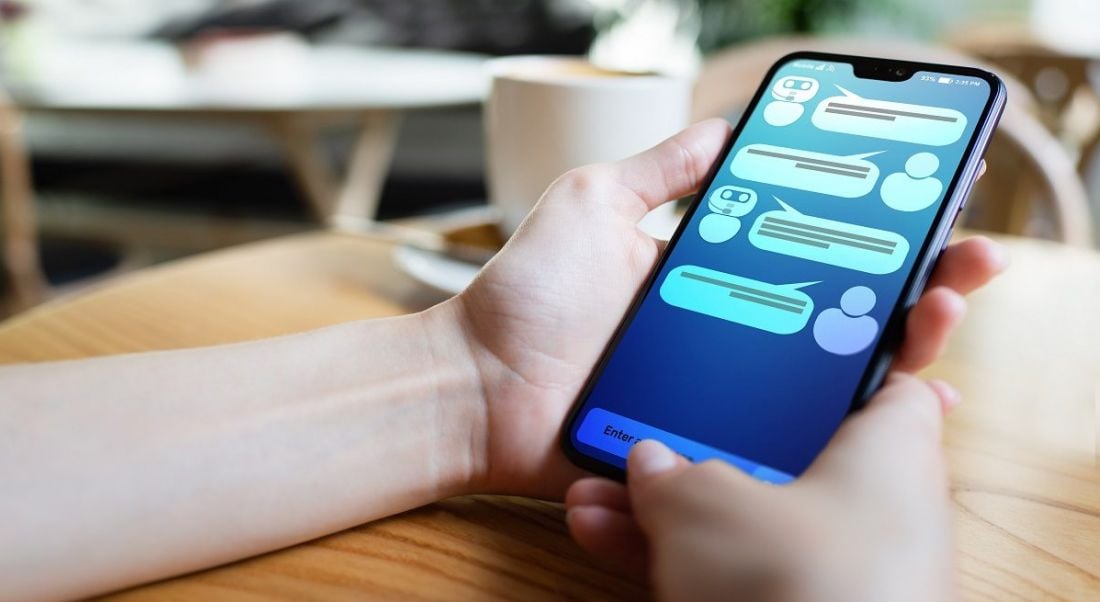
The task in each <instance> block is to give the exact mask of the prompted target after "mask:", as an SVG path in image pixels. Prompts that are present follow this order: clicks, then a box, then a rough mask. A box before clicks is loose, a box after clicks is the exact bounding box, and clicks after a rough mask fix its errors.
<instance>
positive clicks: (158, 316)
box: [0, 233, 1100, 600]
mask: <svg viewBox="0 0 1100 602" xmlns="http://www.w3.org/2000/svg"><path fill="white" fill-rule="evenodd" d="M1003 240H1004V242H1005V243H1006V244H1007V245H1008V248H1009V251H1010V254H1011V258H1012V262H1013V265H1012V268H1011V269H1010V270H1009V271H1008V272H1007V273H1006V274H1005V275H1004V276H1002V277H1001V278H1000V279H999V280H998V281H996V282H995V283H994V284H992V285H991V286H989V287H988V288H987V289H985V290H983V291H981V292H979V293H978V294H976V295H974V297H973V299H972V303H971V311H970V314H969V316H968V318H967V320H966V322H965V324H964V325H963V327H962V329H961V331H960V332H959V334H958V336H957V337H956V338H955V340H954V341H953V343H952V345H951V347H950V349H949V350H948V351H947V353H946V354H945V356H944V357H943V358H942V359H941V360H940V361H939V362H938V363H937V364H936V365H935V366H933V367H932V368H931V369H930V370H929V371H928V373H929V374H930V375H934V376H938V377H941V378H946V379H948V380H950V381H952V382H954V383H955V384H956V385H957V386H958V387H959V389H960V390H961V391H962V393H963V395H964V398H965V402H964V404H963V405H962V406H961V407H960V408H959V409H958V410H957V411H956V412H955V413H954V414H953V415H952V416H951V417H950V419H949V420H948V426H947V430H946V446H947V454H948V458H949V463H950V469H951V476H952V484H953V486H952V499H953V502H954V505H955V509H956V517H957V531H958V540H959V551H960V554H959V577H960V583H961V585H962V588H963V590H964V592H965V594H966V598H967V599H991V600H1010V599H1027V600H1032V599H1038V598H1042V597H1052V598H1054V599H1072V600H1081V599H1100V467H1098V464H1100V462H1098V455H1100V454H1098V450H1100V438H1098V431H1100V412H1098V405H1100V345H1098V344H1097V341H1096V337H1097V335H1098V334H1100V317H1098V315H1097V313H1096V311H1095V309H1096V306H1097V305H1096V300H1097V299H1098V298H1100V256H1098V255H1096V254H1094V253H1092V252H1089V251H1082V250H1075V249H1070V248H1067V247H1063V246H1059V245H1055V244H1050V243H1043V242H1039V241H1029V240H1022V239H1008V238H1006V239H1003ZM392 251H393V245H392V243H389V242H385V241H383V240H380V239H371V238H362V237H356V236H352V235H342V234H333V233H316V234H307V235H300V236H295V237H289V238H283V239H277V240H273V241H268V242H263V243H257V244H253V245H249V246H244V247H238V248H235V249H230V250H225V251H220V252H215V253H211V254H208V255H203V256H199V257H196V258H192V259H187V260H183V261H180V262H176V263H172V264H168V265H164V266H161V267H157V268H152V269H148V270H144V271H140V272H136V273H134V274H131V275H127V276H124V277H121V278H118V279H116V280H114V281H111V282H108V283H106V284H105V285H103V286H101V287H99V288H98V289H96V290H93V291H90V292H86V293H82V294H79V295H76V296H73V297H70V298H63V299H58V300H55V301H53V302H50V303H47V304H45V305H43V306H40V307H39V308H37V309H34V310H32V311H30V312H27V313H25V314H22V315H20V316H16V317H15V318H13V319H10V320H8V321H7V322H5V323H3V324H0V362H5V363H11V362H23V361H44V360H54V359H62V358H79V357H88V356H94V355H103V354H110V353H123V352H132V351H146V350H152V349H166V348H175V347H186V346H196V345H207V344H216V343H225V342H230V341H239V340H245V339H252V338H257V337H264V336H270V335H277V334H283V333H289V332H294V331H298V330H302V329H307V328H313V327H317V326H322V325H326V324H331V323H335V322H340V321H345V320H352V319H359V318H368V317H378V316H388V315H396V314H400V313H403V312H406V311H409V310H415V309H419V308H422V307H426V306H428V305H430V304H432V303H434V302H437V301H438V300H439V299H440V297H439V296H438V295H437V294H435V293H432V292H430V291H428V290H426V289H425V288H424V287H422V286H420V285H418V284H417V283H416V282H414V281H413V280H412V279H411V278H409V277H408V276H405V275H404V274H402V273H401V272H399V271H398V270H397V269H396V268H395V267H394V265H393V263H392V261H391V254H392ZM444 592H445V594H444ZM364 595H382V596H386V597H393V596H398V595H405V596H413V597H424V598H439V597H440V596H444V595H445V597H448V598H467V599H470V598H476V599H494V598H510V599H516V598H521V599H548V598H582V599H622V598H639V597H644V596H645V592H644V590H643V589H642V588H640V587H639V586H637V585H635V584H633V583H631V582H629V581H627V580H625V579H623V578H621V577H618V576H616V575H615V573H614V572H612V571H609V570H608V569H607V567H603V566H601V565H600V563H599V561H598V560H597V559H592V558H589V557H587V556H586V555H585V554H584V553H583V552H582V551H580V550H579V549H578V548H577V547H576V546H575V545H574V544H572V543H571V542H570V541H569V539H568V537H567V534H566V531H565V529H564V526H563V522H562V510H561V508H560V507H559V506H557V505H555V504H550V503H546V502H539V501H533V500H522V499H514V498H502V497H492V496H474V497H465V498H458V499H453V500H448V501H445V502H442V503H438V504H434V505H431V506H428V507H426V508H422V509H419V510H415V511H411V512H408V513H405V514H402V515H400V516H396V517H393V518H390V519H386V520H382V521H378V522H375V523H371V524H368V525H363V526H360V527H357V528H354V529H351V530H348V531H345V532H342V533H338V534H335V535H332V536H329V537H325V538H322V539H319V540H316V541H313V542H309V543H305V544H302V545H299V546H295V547H293V548H290V549H287V550H283V551H279V552H275V553H271V554H267V555H264V556H261V557H258V558H253V559H249V560H245V561H242V562H238V563H234V564H231V565H227V566H223V567H219V568H216V569H212V570H208V571H203V572H199V573H196V574H193V575H188V576H184V577H179V578H175V579H170V580H166V581H162V582H159V583H155V584H152V585H148V586H144V587H140V588H136V589H133V590H129V591H126V592H122V593H121V594H117V597H119V598H129V597H137V596H141V597H142V598H149V597H152V598H174V599H179V598H185V597H186V598H195V597H202V598H204V599H208V598H229V599H244V598H257V597H264V598H268V597H273V596H282V597H295V598H321V597H323V598H356V597H362V596H364Z"/></svg>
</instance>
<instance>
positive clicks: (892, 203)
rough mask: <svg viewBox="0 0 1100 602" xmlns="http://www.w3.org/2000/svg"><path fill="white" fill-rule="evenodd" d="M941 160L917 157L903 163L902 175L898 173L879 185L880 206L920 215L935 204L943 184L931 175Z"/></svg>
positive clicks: (889, 176)
mask: <svg viewBox="0 0 1100 602" xmlns="http://www.w3.org/2000/svg"><path fill="white" fill-rule="evenodd" d="M939 168H940V160H939V159H937V158H936V155H933V154H932V153H917V154H915V155H913V156H912V157H909V160H908V161H906V162H905V173H902V172H900V171H899V172H897V173H892V174H890V175H888V176H886V179H884V180H883V181H882V202H884V203H886V206H887V207H889V208H891V209H896V210H898V211H920V210H921V209H925V208H927V207H928V206H930V205H932V203H935V202H936V200H937V199H939V198H940V193H941V192H943V182H941V181H939V180H938V179H937V178H933V177H932V174H934V173H936V170H937V169H939Z"/></svg>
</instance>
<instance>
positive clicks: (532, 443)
mask: <svg viewBox="0 0 1100 602" xmlns="http://www.w3.org/2000/svg"><path fill="white" fill-rule="evenodd" d="M728 135H729V126H728V125H727V124H726V123H725V122H722V121H708V122H703V123H700V124H698V125H696V126H693V127H692V128H689V129H688V130H685V131H684V132H682V133H680V134H679V135H677V136H676V137H674V138H672V139H670V140H669V141H666V142H665V143H663V144H661V145H659V146H658V147H655V148H654V149H651V150H650V151H647V152H645V153H642V154H640V155H637V156H635V157H632V158H629V159H626V160H624V161H621V162H618V163H612V164H603V165H595V166H589V167H585V168H581V169H578V170H574V171H572V172H570V173H568V174H566V175H564V176H562V177H561V178H559V179H558V181H556V182H555V183H554V184H553V185H552V186H551V187H550V189H549V190H548V191H547V192H546V194H545V195H544V196H543V198H542V199H541V200H540V201H539V203H538V205H537V206H536V208H535V209H534V211H533V212H532V214H531V216H530V217H529V218H528V219H527V221H526V222H525V223H524V224H523V226H522V227H521V228H520V230H519V231H518V232H517V233H516V235H515V236H513V237H512V239H511V240H510V242H509V243H508V244H507V246H506V247H505V248H504V250H503V251H502V252H501V253H500V254H498V255H497V256H496V257H495V258H494V259H493V260H492V261H491V262H490V263H489V264H488V265H487V266H486V268H485V269H484V270H483V271H482V272H481V274H480V275H479V276H478V278H477V279H476V280H475V282H474V283H473V284H472V285H471V286H470V287H469V289H467V290H466V291H465V292H463V293H462V294H460V295H458V296H457V297H455V298H453V299H451V300H449V301H447V302H445V303H442V304H440V305H438V306H436V307H434V308H432V309H429V310H427V311H424V312H421V313H419V314H414V315H409V316H403V317H400V318H394V319H386V320H373V321H366V322H353V323H348V324H343V325H340V326H335V327H330V328H326V329H321V330H317V331H313V332H308V333H303V334H300V335H294V336H290V337H282V338H277V339H269V340H263V341H254V342H249V343H242V344H237V345H228V346H221V347H211V348H201V349H188V350H179V351H169V352H160V353H149V354H141V355H127V356H116V357H107V358H97V359H90V360H84V361H78V362H63V363H52V364H39V365H24V366H9V367H4V368H2V369H0V390H2V391H4V393H5V394H4V396H3V399H0V482H3V483H4V484H5V487H4V489H3V493H2V494H0V516H5V517H8V519H7V520H5V521H3V522H0V541H4V542H5V545H4V546H0V581H2V582H3V583H4V585H5V587H4V591H3V594H0V596H8V597H11V598H18V599H24V598H37V597H78V596H85V595H91V594H94V593H98V592H104V591H109V590H112V589H117V588H120V587H124V586H127V585H132V584H135V583H140V582H144V581H149V580H152V579H157V578H161V577H165V576H169V575H175V574H180V573H184V572H188V571H193V570H196V569H200V568H204V567H209V566H213V565H217V564H222V563H225V562H228V561H230V560H234V559H238V558H242V557H246V556H251V555H255V554H258V553H261V552H264V551H268V550H273V549H277V548H281V547H285V546H288V545H292V544H295V543H298V542H301V541H305V540H308V539H312V538H315V537H318V536H320V535H324V534H327V533H332V532H335V531H338V530H341V529H344V528H347V527H351V526H354V525H357V524H361V523H364V522H367V521H370V520H374V519H377V518H380V517H383V516H388V515H391V514H394V513H398V512H401V511H404V510H407V509H410V508H414V507H417V506H420V505H424V504H427V503H431V502H433V501H436V500H439V499H443V498H445V497H449V496H454V495H461V494H467V493H477V492H500V493H511V494H520V495H531V496H538V497H545V498H550V499H561V498H562V496H563V495H564V493H565V491H566V488H567V487H568V486H569V485H570V484H572V483H573V482H575V481H576V480H577V479H579V478H581V477H584V476H586V475H585V474H584V473H582V472H581V471H580V470H579V469H576V468H575V467H573V466H572V465H570V464H569V463H568V462H567V461H566V460H565V458H564V456H563V455H562V454H561V452H560V451H559V450H558V448H557V443H556V441H557V434H558V432H559V429H560V428H561V423H562V420H563V418H564V416H565V413H566V410H567V409H568V407H569V405H570V404H571V403H572V402H573V401H574V399H575V397H576V395H577V393H578V392H579V390H580V387H581V385H582V384H583V381H584V379H585V378H586V377H587V375H588V373H589V371H590V370H591V368H592V366H593V364H594V363H595V361H596V360H597V358H598V356H599V354H600V353H601V351H602V350H603V348H604V346H605V344H606V342H607V340H608V339H609V338H610V336H611V334H612V332H613V331H614V329H615V327H616V325H617V323H618V321H619V319H620V317H621V316H622V314H623V313H624V312H625V311H626V309H627V306H628V304H629V303H630V300H631V298H632V297H633V295H634V294H635V292H636V291H637V290H638V287H639V286H640V285H641V283H642V281H643V280H644V278H645V276H646V275H647V274H648V272H649V270H650V269H652V266H653V264H654V261H655V260H656V258H657V256H658V253H659V251H660V243H659V242H657V241H655V240H653V239H652V238H650V237H648V236H647V235H645V234H644V233H642V232H641V231H640V230H638V228H637V227H636V224H637V222H638V220H639V219H640V218H641V217H642V216H643V215H644V214H645V213H646V212H647V211H648V210H649V209H651V208H653V207H656V206H657V205H660V204H662V203H664V202H666V201H669V200H672V199H675V198H679V197H681V196H684V195H687V194H689V193H691V192H693V191H694V190H695V189H696V188H698V187H699V185H700V184H701V183H702V181H701V180H702V178H703V177H704V176H705V174H706V172H707V169H708V168H709V166H710V164H711V163H712V162H713V161H714V160H716V159H717V155H718V153H719V151H720V150H721V148H722V145H723V142H724V140H725V138H726V137H727V136H728ZM1003 265H1004V259H1003V254H1002V253H1001V250H1000V249H999V247H998V246H997V245H995V244H994V243H992V242H990V241H989V240H987V239H984V238H974V239H970V240H967V241H965V242H962V243H959V244H956V245H953V246H952V247H951V248H949V249H948V250H947V251H946V252H945V253H944V255H943V257H942V259H941V262H940V267H939V268H938V269H937V272H936V274H935V276H934V278H933V282H932V284H931V285H930V287H929V289H928V292H927V293H926V294H925V295H924V296H923V297H922V299H921V300H920V302H919V303H918V305H917V306H916V307H915V308H914V310H913V311H912V312H911V314H910V316H909V321H908V337H907V339H906V342H905V344H904V347H903V349H902V350H901V351H900V354H899V356H898V359H897V363H896V367H897V368H898V370H902V371H911V370H916V369H919V368H920V367H922V366H923V365H925V364H927V363H928V362H929V361H931V360H932V359H933V358H934V357H935V356H936V355H938V353H939V352H940V350H942V348H943V345H944V344H945V342H946V340H947V337H948V335H949V334H950V331H951V330H952V329H953V328H954V326H955V325H956V324H957V323H958V321H959V319H960V318H961V317H962V314H963V311H964V308H965V302H964V300H963V298H962V295H964V294H966V293H967V292H969V291H970V290H973V289H974V288H976V287H978V286H981V285H982V284H984V283H985V282H986V281H988V280H989V279H990V278H992V277H993V275H994V274H996V273H997V272H998V271H1000V269H1002V267H1003ZM937 386H939V387H942V388H943V390H947V389H946V387H945V386H944V385H937ZM873 502H874V500H873V499H871V498H868V500H867V503H868V504H871V503H873ZM791 553H792V554H795V555H798V551H797V550H795V551H792V552H791Z"/></svg>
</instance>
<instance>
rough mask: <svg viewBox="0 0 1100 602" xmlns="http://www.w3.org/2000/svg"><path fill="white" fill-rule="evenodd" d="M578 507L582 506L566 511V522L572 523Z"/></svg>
mask: <svg viewBox="0 0 1100 602" xmlns="http://www.w3.org/2000/svg"><path fill="white" fill-rule="evenodd" d="M577 508H580V506H577V507H574V508H569V509H568V510H566V511H565V524H567V525H570V524H572V523H573V513H574V512H576V511H577Z"/></svg>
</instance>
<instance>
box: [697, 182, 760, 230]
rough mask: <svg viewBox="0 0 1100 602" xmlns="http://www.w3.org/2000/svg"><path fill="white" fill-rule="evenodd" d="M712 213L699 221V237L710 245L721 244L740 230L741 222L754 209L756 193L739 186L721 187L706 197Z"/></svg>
mask: <svg viewBox="0 0 1100 602" xmlns="http://www.w3.org/2000/svg"><path fill="white" fill-rule="evenodd" d="M707 208H708V209H710V210H711V211H713V213H711V214H710V215H707V216H705V217H703V219H701V220H699V236H701V237H702V238H703V240H705V241H707V242H710V243H716V244H717V243H722V242H726V241H727V240H729V239H731V238H733V237H734V236H735V235H736V234H737V233H738V232H739V231H740V230H741V220H740V219H737V218H739V217H744V216H746V215H748V214H749V213H751V212H752V210H753V209H755V208H756V191H755V190H753V189H751V188H744V187H741V186H722V187H720V188H717V189H715V191H714V192H712V193H710V196H709V197H707Z"/></svg>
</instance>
